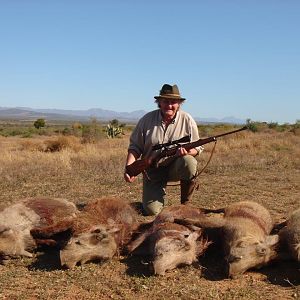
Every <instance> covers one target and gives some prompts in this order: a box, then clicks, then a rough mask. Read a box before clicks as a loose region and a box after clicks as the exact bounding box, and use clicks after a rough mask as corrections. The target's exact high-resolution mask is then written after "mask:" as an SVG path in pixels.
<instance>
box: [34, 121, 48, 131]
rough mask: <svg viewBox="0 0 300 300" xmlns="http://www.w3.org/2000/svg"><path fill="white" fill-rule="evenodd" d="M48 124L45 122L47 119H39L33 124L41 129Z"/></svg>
mask: <svg viewBox="0 0 300 300" xmlns="http://www.w3.org/2000/svg"><path fill="white" fill-rule="evenodd" d="M45 125H46V122H45V119H37V120H36V121H35V122H34V123H33V126H34V127H35V128H36V129H40V128H42V127H45Z"/></svg>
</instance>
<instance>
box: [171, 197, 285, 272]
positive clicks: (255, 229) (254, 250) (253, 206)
mask: <svg viewBox="0 0 300 300" xmlns="http://www.w3.org/2000/svg"><path fill="white" fill-rule="evenodd" d="M207 211H209V210H207ZM210 211H211V212H218V213H224V216H223V218H214V217H213V216H211V217H210V218H209V219H207V218H205V219H200V220H196V219H194V220H192V219H185V220H180V219H178V220H175V221H176V222H178V223H180V224H194V225H196V226H201V227H203V228H220V229H221V234H222V239H223V245H224V252H225V259H226V261H227V263H228V266H227V267H228V276H229V277H231V278H234V277H236V276H238V275H240V274H242V273H244V272H245V271H246V270H248V269H250V268H259V267H261V266H263V265H266V264H267V263H268V262H270V261H271V260H273V259H275V258H277V257H278V253H277V251H276V248H277V246H278V241H279V237H278V235H270V232H271V230H272V228H273V222H272V218H271V215H270V213H269V211H268V210H267V209H266V208H265V207H263V206H262V205H260V204H258V203H256V202H251V201H242V202H237V203H233V204H231V205H229V206H228V207H226V208H223V209H218V210H215V211H214V210H210Z"/></svg>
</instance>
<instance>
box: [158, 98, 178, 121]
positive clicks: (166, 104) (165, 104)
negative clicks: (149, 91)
mask: <svg viewBox="0 0 300 300" xmlns="http://www.w3.org/2000/svg"><path fill="white" fill-rule="evenodd" d="M180 103H181V100H178V99H165V98H161V99H160V100H159V106H160V110H161V112H162V114H163V117H164V118H166V119H172V118H173V117H174V116H175V114H176V112H177V110H178V109H179V107H180Z"/></svg>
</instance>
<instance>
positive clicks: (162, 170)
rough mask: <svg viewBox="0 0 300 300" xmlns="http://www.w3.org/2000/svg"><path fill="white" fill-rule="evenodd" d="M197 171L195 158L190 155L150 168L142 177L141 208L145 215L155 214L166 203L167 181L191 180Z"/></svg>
mask: <svg viewBox="0 0 300 300" xmlns="http://www.w3.org/2000/svg"><path fill="white" fill-rule="evenodd" d="M196 173H197V160H196V159H195V157H193V156H191V155H185V156H180V157H177V158H176V159H175V160H174V161H173V162H171V163H170V164H169V165H168V166H161V167H158V168H150V169H148V170H147V174H148V177H149V179H150V180H149V179H148V178H147V176H145V175H144V177H143V209H144V213H145V214H146V215H157V214H158V213H159V212H160V211H161V210H162V209H163V207H164V206H165V205H166V204H167V203H166V202H165V195H166V192H165V188H166V185H167V182H168V181H179V180H191V179H192V178H193V177H194V176H195V175H196Z"/></svg>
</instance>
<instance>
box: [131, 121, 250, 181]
mask: <svg viewBox="0 0 300 300" xmlns="http://www.w3.org/2000/svg"><path fill="white" fill-rule="evenodd" d="M246 129H248V127H247V126H244V127H242V128H240V129H237V130H233V131H229V132H225V133H222V134H218V135H215V136H211V137H208V138H205V139H199V140H197V141H195V142H191V143H186V144H180V143H182V142H184V141H186V140H187V138H189V136H187V137H183V138H181V139H179V140H177V141H173V142H168V143H165V144H158V145H155V146H153V148H154V150H157V149H161V151H160V152H157V153H156V154H154V155H153V156H150V157H148V158H143V159H139V160H136V161H135V162H133V163H132V164H130V165H128V166H126V173H127V174H128V175H129V176H130V177H132V176H137V175H139V174H140V173H142V172H144V171H145V170H146V169H147V168H149V167H150V166H151V165H154V164H155V162H157V161H159V160H160V159H161V158H163V157H169V156H174V155H175V154H176V152H177V149H178V148H180V147H182V148H184V149H186V150H190V149H192V148H196V147H199V146H202V145H205V144H208V143H211V142H215V141H217V138H219V137H222V136H225V135H228V134H232V133H236V132H239V131H242V130H246ZM170 145H175V146H173V147H172V148H167V147H168V146H170ZM153 148H152V149H153Z"/></svg>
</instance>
